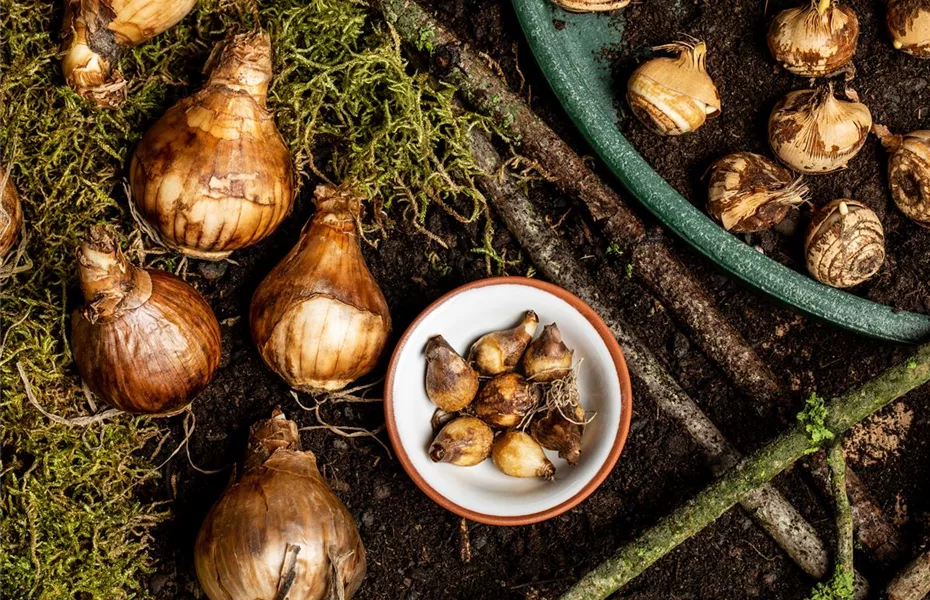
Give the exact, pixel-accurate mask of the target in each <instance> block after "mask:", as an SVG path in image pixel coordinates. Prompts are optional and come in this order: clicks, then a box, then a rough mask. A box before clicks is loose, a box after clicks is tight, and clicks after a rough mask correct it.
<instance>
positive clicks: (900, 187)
mask: <svg viewBox="0 0 930 600" xmlns="http://www.w3.org/2000/svg"><path fill="white" fill-rule="evenodd" d="M872 131H874V132H875V134H876V135H878V137H879V139H881V141H882V145H884V146H885V149H886V150H888V184H889V185H890V186H891V197H892V198H893V199H894V202H895V204H897V205H898V208H899V209H900V210H901V212H903V213H904V214H905V215H906V216H907V217H909V218H910V219H913V220H914V222H915V223H917V224H918V225H921V226H923V227H928V228H930V131H913V132H911V133H908V134H907V135H894V134H892V133H891V132H890V131H889V130H888V128H887V127H884V126H883V125H876V126H874V127H873V128H872Z"/></svg>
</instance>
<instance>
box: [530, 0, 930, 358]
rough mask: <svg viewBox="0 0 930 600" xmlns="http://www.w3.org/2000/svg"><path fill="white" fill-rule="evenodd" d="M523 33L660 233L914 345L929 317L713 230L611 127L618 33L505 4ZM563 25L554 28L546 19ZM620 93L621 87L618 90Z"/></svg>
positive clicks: (765, 288) (606, 25)
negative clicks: (830, 283) (612, 63)
mask: <svg viewBox="0 0 930 600" xmlns="http://www.w3.org/2000/svg"><path fill="white" fill-rule="evenodd" d="M513 5H514V8H515V10H516V13H517V17H518V18H519V20H520V24H521V26H522V27H523V33H524V34H525V35H526V38H527V40H528V42H529V45H530V48H531V50H532V51H533V54H534V55H535V57H536V61H537V62H538V63H539V66H540V69H541V70H542V72H543V74H544V75H545V77H546V79H547V80H548V81H549V85H550V86H552V89H553V91H554V92H555V95H556V96H557V97H558V99H559V101H560V102H561V103H562V107H563V108H564V109H565V111H566V112H567V113H568V116H569V117H570V118H571V119H572V121H574V123H575V126H576V127H577V128H578V129H579V131H581V133H582V134H583V135H584V137H585V139H587V141H588V143H589V144H590V145H591V147H592V148H593V149H594V151H595V152H597V154H598V156H600V158H601V160H603V161H604V163H606V164H607V166H608V167H609V168H610V170H611V171H612V172H613V174H614V175H615V176H616V177H617V179H619V180H620V182H621V183H622V184H623V185H624V186H625V187H626V189H627V190H628V191H629V192H630V193H631V194H632V195H633V196H635V197H636V198H638V199H639V201H640V202H642V203H643V205H644V206H645V207H646V208H648V209H649V210H650V211H651V212H652V213H653V214H654V215H655V216H656V217H657V218H658V219H659V220H660V221H661V222H662V223H663V224H664V225H665V226H666V227H667V228H668V229H670V230H671V231H674V232H675V233H676V234H677V235H679V236H681V238H682V239H684V240H685V241H686V242H688V243H689V244H691V246H692V247H694V249H695V250H697V251H698V252H700V253H701V254H703V255H704V256H706V257H707V258H709V259H710V260H712V261H713V262H714V263H715V264H717V265H718V266H719V267H720V268H722V269H723V270H725V271H727V272H729V273H730V274H732V275H733V276H735V277H737V278H738V279H741V280H742V281H744V282H746V283H747V284H749V285H750V286H751V287H753V288H755V289H757V290H759V291H761V292H764V293H765V294H768V295H769V296H771V297H772V298H775V299H776V300H778V301H780V302H782V303H784V304H787V305H789V306H792V307H794V308H797V309H798V310H800V311H802V312H804V313H806V314H808V315H811V316H814V317H817V318H819V319H822V320H824V321H827V322H829V323H833V324H834V325H838V326H840V327H843V328H845V329H848V330H850V331H854V332H856V333H860V334H864V335H868V336H871V337H875V338H880V339H885V340H890V341H895V342H904V343H919V342H922V341H926V340H928V339H930V318H928V317H927V316H925V315H920V314H915V313H908V312H895V311H892V310H891V309H890V308H888V307H887V306H883V305H881V304H876V303H874V302H870V301H868V300H864V299H862V298H859V297H857V296H854V295H852V294H848V293H846V292H842V291H840V290H837V289H833V288H830V287H827V286H825V285H821V284H820V283H818V282H817V281H815V280H813V279H811V278H809V277H807V276H806V275H802V274H800V273H797V272H795V271H793V270H791V269H789V268H787V267H785V266H784V265H781V264H779V263H777V262H775V261H773V260H772V259H770V258H768V257H766V256H764V255H762V254H760V253H758V252H756V251H755V250H753V249H752V248H750V247H749V246H748V245H746V244H744V243H742V242H741V241H739V240H738V239H737V238H735V237H734V236H732V235H731V234H729V233H727V232H726V231H725V230H724V229H722V228H721V227H719V226H717V224H716V223H714V222H713V221H711V220H710V219H709V218H708V217H707V216H706V215H705V214H704V213H703V212H701V211H700V210H698V209H697V208H695V207H694V205H692V204H691V203H690V202H688V200H686V199H685V198H683V197H682V196H681V195H680V194H679V193H678V192H676V191H675V190H674V189H673V188H672V187H671V186H670V185H669V184H668V183H666V182H665V180H664V179H662V177H660V176H659V174H658V173H656V172H655V171H654V170H652V167H650V166H649V164H648V163H647V162H646V160H645V159H644V158H643V157H642V156H640V155H639V154H638V153H637V152H636V150H635V149H634V148H633V146H632V145H631V144H630V143H629V142H628V141H627V140H626V138H624V137H623V135H621V134H620V131H619V129H618V128H617V120H618V116H617V111H616V109H615V108H614V100H615V93H616V92H615V90H616V89H618V88H617V86H615V85H614V82H613V81H612V77H611V74H610V68H609V65H608V64H607V63H605V62H604V61H603V59H602V58H601V57H602V50H603V49H604V48H607V47H612V46H615V45H616V44H617V43H618V42H619V41H620V38H621V36H622V28H619V27H617V25H616V23H614V24H611V22H610V17H609V16H608V15H605V14H596V13H588V14H574V13H570V12H566V11H563V10H562V9H560V8H558V7H556V6H554V5H553V4H552V3H551V0H513ZM556 19H557V20H558V21H560V22H561V23H564V27H563V26H561V24H560V27H559V28H558V29H557V28H556V26H555V23H554V22H553V21H554V20H556ZM621 89H622V88H621Z"/></svg>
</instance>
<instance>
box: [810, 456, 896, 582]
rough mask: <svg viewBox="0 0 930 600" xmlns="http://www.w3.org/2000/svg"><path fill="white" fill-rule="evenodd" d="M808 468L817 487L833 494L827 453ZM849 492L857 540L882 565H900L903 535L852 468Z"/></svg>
mask: <svg viewBox="0 0 930 600" xmlns="http://www.w3.org/2000/svg"><path fill="white" fill-rule="evenodd" d="M807 466H808V468H809V470H810V473H811V476H812V479H813V480H814V482H815V483H816V484H817V486H818V487H819V488H820V489H821V491H822V492H823V493H824V494H825V495H829V494H830V476H829V473H828V469H827V461H826V459H825V457H824V453H823V452H818V453H817V454H814V455H813V456H811V458H810V461H808V465H807ZM846 491H847V493H848V496H849V503H850V505H851V506H852V518H853V524H854V525H855V534H856V541H857V542H858V543H859V544H860V545H861V546H862V548H863V550H866V551H868V553H869V555H870V557H871V558H872V560H874V561H875V562H876V563H877V564H878V565H879V566H881V567H883V568H886V569H887V568H889V567H890V566H891V565H893V564H894V563H896V562H897V560H898V557H899V556H900V554H901V551H902V549H903V548H904V547H905V544H904V540H903V538H902V537H901V532H900V531H898V528H897V527H895V526H894V525H893V524H892V523H891V521H890V520H889V519H888V517H886V516H885V513H884V512H883V511H882V509H881V508H879V506H878V504H876V503H875V501H874V500H873V499H872V496H871V494H870V493H869V490H868V489H867V488H866V487H865V484H864V483H862V480H860V479H859V476H858V475H856V473H855V472H854V471H853V470H852V468H851V467H850V466H849V465H847V466H846Z"/></svg>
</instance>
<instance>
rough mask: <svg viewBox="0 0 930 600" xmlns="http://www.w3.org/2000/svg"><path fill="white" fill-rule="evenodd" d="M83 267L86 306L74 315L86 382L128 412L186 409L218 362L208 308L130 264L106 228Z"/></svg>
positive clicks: (96, 234)
mask: <svg viewBox="0 0 930 600" xmlns="http://www.w3.org/2000/svg"><path fill="white" fill-rule="evenodd" d="M77 261H78V271H79V279H80V282H81V289H82V291H83V292H84V300H85V301H86V304H85V305H84V306H82V307H81V308H79V309H77V310H75V311H74V313H73V314H72V315H71V345H72V347H73V350H74V361H75V362H76V363H77V367H78V371H79V372H80V374H81V378H82V379H83V380H84V383H86V384H87V387H89V388H90V390H91V391H92V392H94V393H95V394H96V395H97V396H99V397H100V398H101V399H102V400H104V401H105V402H106V403H107V404H109V405H111V406H113V407H114V408H118V409H120V410H125V411H127V412H131V413H140V414H156V415H167V414H174V413H177V412H179V411H180V410H182V409H183V408H184V407H185V406H187V405H188V404H190V402H191V400H193V399H194V396H196V395H197V393H198V392H200V391H201V390H202V389H203V388H205V387H206V386H207V384H208V383H210V381H211V380H212V379H213V375H214V373H215V372H216V368H217V366H219V363H220V352H221V344H220V325H219V323H217V321H216V317H215V316H214V315H213V310H212V309H211V308H210V305H209V304H207V302H206V300H204V299H203V296H201V295H200V293H199V292H198V291H197V290H195V289H194V288H192V287H191V286H190V285H188V284H187V283H186V282H185V281H184V280H182V279H180V278H178V277H175V276H174V275H171V274H170V273H165V272H164V271H158V270H155V269H140V268H138V267H134V266H133V265H131V264H129V261H127V260H126V257H125V256H123V253H122V252H121V251H120V249H119V244H118V242H117V240H116V236H115V235H114V234H113V233H112V232H111V231H110V230H108V229H107V228H105V227H102V226H97V227H93V228H91V230H90V232H89V233H88V235H87V238H86V239H85V240H84V243H83V244H82V245H81V247H80V249H79V250H78V252H77Z"/></svg>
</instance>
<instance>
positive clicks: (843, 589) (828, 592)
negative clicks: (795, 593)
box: [807, 567, 855, 600]
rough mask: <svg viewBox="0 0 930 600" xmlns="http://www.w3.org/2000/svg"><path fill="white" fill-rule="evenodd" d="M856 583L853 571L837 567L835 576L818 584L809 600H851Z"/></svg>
mask: <svg viewBox="0 0 930 600" xmlns="http://www.w3.org/2000/svg"><path fill="white" fill-rule="evenodd" d="M854 584H855V581H854V575H853V573H852V571H849V570H846V569H843V568H841V567H837V568H836V569H835V570H834V572H833V576H832V577H831V578H830V579H828V580H827V581H824V582H822V583H818V584H817V585H816V586H815V587H814V589H813V590H811V593H810V595H809V596H808V597H807V600H850V598H852V597H853V592H854V591H855V585H854Z"/></svg>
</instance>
